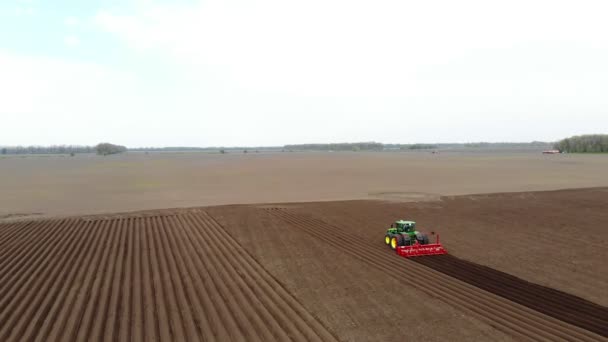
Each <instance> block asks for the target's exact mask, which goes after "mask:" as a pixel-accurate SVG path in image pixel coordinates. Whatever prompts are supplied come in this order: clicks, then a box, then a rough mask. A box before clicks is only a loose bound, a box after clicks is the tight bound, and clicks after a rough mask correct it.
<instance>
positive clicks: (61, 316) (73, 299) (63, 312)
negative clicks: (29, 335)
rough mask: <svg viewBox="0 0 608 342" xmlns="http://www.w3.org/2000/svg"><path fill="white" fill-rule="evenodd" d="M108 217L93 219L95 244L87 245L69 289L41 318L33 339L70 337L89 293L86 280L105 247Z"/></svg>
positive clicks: (52, 339) (49, 339)
mask: <svg viewBox="0 0 608 342" xmlns="http://www.w3.org/2000/svg"><path fill="white" fill-rule="evenodd" d="M109 226H110V222H109V221H97V222H95V224H94V225H93V226H92V228H91V229H96V230H98V232H99V235H98V236H97V237H96V241H95V246H94V247H93V248H91V250H90V252H89V253H88V255H87V257H86V260H85V261H84V262H83V264H82V265H81V266H80V267H79V268H78V270H77V272H76V276H75V278H74V279H73V280H72V283H71V284H72V285H71V286H70V288H69V291H68V292H67V294H65V296H64V297H63V298H62V299H61V301H58V302H57V307H56V308H54V309H55V310H56V311H53V313H51V314H50V317H51V319H49V320H47V321H45V325H43V327H42V328H41V329H40V330H39V331H38V333H37V334H36V337H35V340H36V341H57V340H68V339H69V338H70V337H73V335H74V332H75V330H76V326H77V324H78V323H79V322H80V319H81V317H82V310H83V308H84V305H85V302H86V299H87V297H88V296H90V293H87V292H89V291H90V284H91V283H92V279H93V277H94V276H95V275H96V274H97V271H98V268H99V267H100V266H99V265H100V264H101V263H102V261H101V260H102V257H103V255H104V252H105V251H106V250H107V246H108V242H109V239H110V236H111V231H110V230H109Z"/></svg>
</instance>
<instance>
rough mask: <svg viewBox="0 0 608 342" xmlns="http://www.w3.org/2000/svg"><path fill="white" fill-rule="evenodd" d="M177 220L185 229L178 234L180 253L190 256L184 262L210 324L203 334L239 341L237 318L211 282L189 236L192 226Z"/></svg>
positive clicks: (218, 338)
mask: <svg viewBox="0 0 608 342" xmlns="http://www.w3.org/2000/svg"><path fill="white" fill-rule="evenodd" d="M177 219H178V221H179V222H180V224H181V225H182V227H184V229H182V230H178V231H177V234H176V237H177V239H178V242H179V244H180V246H182V248H180V249H179V251H180V252H181V251H183V252H184V254H186V255H188V256H189V257H188V258H184V260H185V261H186V263H187V264H188V265H189V266H188V269H191V270H192V271H191V273H190V275H191V277H192V279H194V282H195V284H197V286H196V287H195V291H196V294H197V297H198V302H199V303H200V308H201V310H202V311H203V312H202V313H201V314H202V316H203V317H204V318H205V319H206V320H207V321H208V322H209V323H208V325H209V326H210V330H208V331H207V330H203V333H206V334H211V335H210V336H208V338H209V340H213V339H215V340H217V341H227V340H233V341H234V340H237V335H235V334H240V330H239V328H238V326H237V325H236V323H235V318H234V317H233V316H232V315H231V313H230V312H229V311H228V308H227V307H226V300H225V299H224V294H221V293H220V292H219V291H218V288H217V287H216V285H215V284H214V283H213V281H212V280H211V279H212V277H211V275H210V274H209V271H208V269H207V267H206V266H205V265H203V263H202V261H201V257H200V255H199V254H198V250H197V247H195V246H194V244H193V243H192V241H191V240H190V237H189V235H188V234H187V231H188V230H191V229H192V226H191V225H190V224H188V223H187V222H185V221H184V220H183V218H182V217H180V216H178V217H177ZM238 336H239V337H238V338H244V337H242V336H240V335H238Z"/></svg>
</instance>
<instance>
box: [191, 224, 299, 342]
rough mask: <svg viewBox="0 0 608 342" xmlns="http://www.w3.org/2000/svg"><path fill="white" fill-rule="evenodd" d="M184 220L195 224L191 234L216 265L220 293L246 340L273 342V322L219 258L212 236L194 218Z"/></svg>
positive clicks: (246, 285)
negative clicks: (228, 302) (227, 300)
mask: <svg viewBox="0 0 608 342" xmlns="http://www.w3.org/2000/svg"><path fill="white" fill-rule="evenodd" d="M187 216H188V217H190V218H191V219H192V220H193V222H195V226H194V227H193V228H196V229H193V231H194V232H195V233H196V234H198V238H199V241H200V242H202V244H203V246H204V250H205V251H206V252H207V256H208V257H209V259H210V262H211V263H213V264H214V265H215V267H216V270H217V271H219V272H220V274H222V277H223V279H225V280H224V283H225V284H226V288H225V289H222V290H224V291H226V293H227V294H229V295H228V296H229V298H231V299H232V301H233V303H234V305H233V307H232V310H233V311H236V313H237V314H238V315H239V316H241V317H242V318H241V319H240V322H241V323H242V325H243V326H244V327H246V328H244V329H243V332H244V333H247V334H249V336H246V337H247V339H259V340H261V341H274V340H275V339H276V337H275V335H274V334H275V333H277V332H278V331H276V322H275V321H274V320H273V319H272V318H271V317H270V314H269V313H268V311H267V310H266V308H265V307H264V304H263V303H261V302H260V299H259V298H257V297H256V296H255V295H254V294H253V293H252V292H251V289H250V288H249V287H248V284H246V283H245V281H244V280H243V279H242V277H241V275H240V274H239V273H237V271H236V270H235V269H234V268H233V267H232V266H231V265H230V264H229V263H228V262H227V261H226V260H225V259H223V258H221V257H220V256H219V253H218V248H220V247H218V246H215V245H214V244H213V243H212V242H211V238H210V236H209V234H211V233H210V232H209V231H208V229H207V228H206V227H205V226H204V225H201V222H200V221H198V220H197V217H195V216H191V215H187ZM279 333H280V332H279ZM284 337H285V339H284V340H288V339H289V338H288V337H287V336H284Z"/></svg>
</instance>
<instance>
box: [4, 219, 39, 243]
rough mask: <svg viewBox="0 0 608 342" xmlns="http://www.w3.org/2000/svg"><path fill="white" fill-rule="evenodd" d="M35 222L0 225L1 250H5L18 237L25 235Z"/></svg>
mask: <svg viewBox="0 0 608 342" xmlns="http://www.w3.org/2000/svg"><path fill="white" fill-rule="evenodd" d="M34 223H35V222H34V221H22V222H17V223H12V224H0V248H4V247H5V245H6V244H8V243H10V242H11V240H12V239H14V238H15V237H16V236H21V235H24V233H25V231H26V230H27V229H28V228H30V227H31V226H32V225H34Z"/></svg>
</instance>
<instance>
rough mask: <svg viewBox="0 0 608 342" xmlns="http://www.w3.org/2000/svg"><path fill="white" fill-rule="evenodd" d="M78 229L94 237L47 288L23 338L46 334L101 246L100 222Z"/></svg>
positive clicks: (81, 232) (29, 338)
mask: <svg viewBox="0 0 608 342" xmlns="http://www.w3.org/2000/svg"><path fill="white" fill-rule="evenodd" d="M78 229H79V230H80V234H87V235H89V234H90V235H92V237H91V238H90V239H89V240H88V241H87V242H86V245H83V246H82V247H80V246H79V248H81V249H80V251H79V252H78V253H79V254H78V255H77V256H76V257H75V258H73V259H71V260H73V263H70V260H68V264H66V267H64V269H62V274H60V275H59V277H60V278H58V279H59V280H57V281H54V282H52V283H50V284H49V287H47V288H46V293H45V295H44V297H43V298H44V300H43V301H42V303H41V304H40V305H38V306H37V308H35V309H36V310H37V312H36V315H35V318H34V319H32V320H30V321H29V322H28V323H27V327H26V330H25V332H24V333H23V334H21V337H20V338H21V339H23V340H27V341H32V340H34V339H35V338H36V336H40V335H45V334H46V332H48V330H49V329H50V327H52V326H53V324H55V321H56V319H57V318H58V317H59V316H58V315H57V311H58V310H60V309H61V308H62V307H64V306H65V305H66V304H65V301H66V299H67V298H66V297H67V296H68V294H69V292H70V287H72V284H73V283H74V281H75V279H77V276H78V274H79V273H81V272H82V271H83V269H84V268H86V267H88V264H89V260H90V259H91V258H92V257H93V255H94V253H95V252H96V250H97V247H98V246H99V245H98V243H97V241H98V239H99V237H100V236H101V234H102V231H101V230H100V229H99V223H98V222H95V223H90V224H85V225H84V226H81V227H79V228H78ZM66 272H67V274H66Z"/></svg>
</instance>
